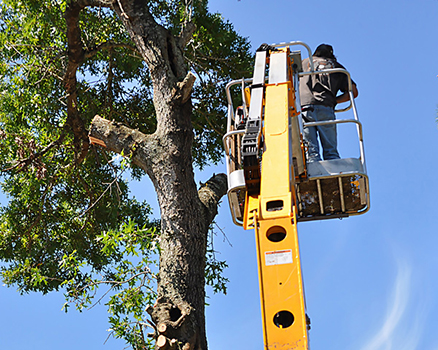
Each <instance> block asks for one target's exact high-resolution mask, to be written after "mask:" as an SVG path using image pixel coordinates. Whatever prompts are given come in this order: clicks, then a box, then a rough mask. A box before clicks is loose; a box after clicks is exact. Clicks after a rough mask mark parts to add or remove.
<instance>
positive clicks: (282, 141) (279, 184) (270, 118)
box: [259, 83, 292, 219]
mask: <svg viewBox="0 0 438 350" xmlns="http://www.w3.org/2000/svg"><path fill="white" fill-rule="evenodd" d="M289 89H290V84H289V83H284V84H278V85H268V86H267V87H266V104H265V116H264V147H265V149H264V151H263V156H262V173H261V181H260V214H259V215H260V219H269V218H278V217H290V216H291V211H292V195H291V171H292V170H291V167H290V165H289Z"/></svg>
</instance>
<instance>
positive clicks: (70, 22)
mask: <svg viewBox="0 0 438 350" xmlns="http://www.w3.org/2000/svg"><path fill="white" fill-rule="evenodd" d="M81 10H82V7H81V6H80V5H79V4H78V3H71V4H69V5H68V7H67V9H66V11H65V14H64V17H65V21H66V24H67V45H68V64H67V69H66V72H65V75H64V78H63V81H64V86H65V90H66V92H67V121H66V123H67V125H68V126H70V128H71V129H72V131H73V134H74V141H73V142H74V147H75V156H76V163H78V164H79V163H81V162H82V161H83V160H84V158H85V156H86V154H87V152H88V146H89V142H88V138H87V131H86V129H85V125H84V122H83V120H82V119H81V117H80V115H79V111H78V105H79V103H78V93H77V90H76V88H77V78H76V72H77V70H78V68H79V66H80V65H81V63H82V62H83V60H84V57H85V51H84V49H83V45H82V39H81V29H80V27H79V14H80V12H81Z"/></svg>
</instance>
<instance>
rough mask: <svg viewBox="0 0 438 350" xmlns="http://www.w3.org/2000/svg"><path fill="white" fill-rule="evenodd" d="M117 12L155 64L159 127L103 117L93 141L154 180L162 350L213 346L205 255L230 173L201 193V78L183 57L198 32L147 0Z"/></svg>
mask: <svg viewBox="0 0 438 350" xmlns="http://www.w3.org/2000/svg"><path fill="white" fill-rule="evenodd" d="M114 4H115V5H114V9H115V11H116V12H117V13H118V15H119V17H120V19H121V21H122V22H123V23H124V25H125V27H126V29H127V31H128V33H129V34H130V35H131V37H132V40H133V41H134V42H135V44H136V46H137V49H138V51H139V52H140V54H141V55H142V57H143V59H144V61H145V62H146V63H147V65H148V68H149V70H150V73H151V79H152V84H153V90H154V98H153V101H154V106H155V111H156V115H157V130H156V132H155V133H154V134H152V135H144V134H142V133H141V132H139V131H137V130H131V129H129V128H126V127H124V126H121V125H119V124H116V123H112V122H109V121H106V120H104V119H102V118H100V117H95V118H94V120H93V122H92V126H91V130H90V138H91V141H92V142H94V143H98V144H101V145H103V146H105V147H107V148H108V149H110V150H112V151H115V152H119V153H120V152H122V150H123V152H124V154H125V155H129V154H130V155H131V156H132V160H133V162H134V163H136V164H137V165H139V166H140V167H142V168H143V169H144V170H145V171H146V173H147V174H148V176H149V177H150V179H151V180H152V182H153V184H154V187H155V190H156V192H157V196H158V203H159V206H160V211H161V228H162V231H161V236H160V248H161V256H160V267H159V278H158V299H157V301H156V304H155V306H154V308H153V310H152V311H151V315H152V320H153V322H154V323H155V324H156V325H157V332H156V338H157V343H156V348H157V349H174V348H175V349H176V347H177V345H178V346H179V347H178V349H183V350H206V349H207V340H206V334H205V310H204V305H205V255H206V244H207V233H208V229H209V226H210V224H211V222H212V220H213V218H214V216H215V215H216V213H217V205H218V202H219V199H220V198H221V197H222V196H223V195H224V194H225V193H226V189H227V184H226V176H225V175H223V174H221V175H217V176H213V177H212V178H211V179H210V180H209V181H208V182H207V184H206V185H205V186H204V187H203V188H201V189H200V190H199V191H198V189H197V188H196V184H195V181H194V172H193V166H192V156H191V152H192V142H193V128H192V124H191V116H192V105H191V100H190V93H191V89H192V86H193V83H194V76H193V75H192V74H191V73H190V72H188V69H187V65H186V63H185V60H184V57H183V49H184V47H183V46H184V45H185V44H186V42H187V41H188V39H187V38H190V36H191V33H192V32H193V30H194V26H193V25H186V26H185V30H184V31H183V32H182V33H181V34H180V36H179V37H174V36H172V35H171V34H170V32H169V31H167V30H166V29H165V28H163V27H162V26H161V25H159V24H157V23H156V22H155V20H154V19H153V17H152V15H151V14H150V12H149V8H148V5H147V2H146V1H141V0H136V1H132V0H131V1H128V0H120V1H117V2H115V3H114Z"/></svg>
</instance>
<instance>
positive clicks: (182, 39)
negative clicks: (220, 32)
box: [178, 22, 196, 49]
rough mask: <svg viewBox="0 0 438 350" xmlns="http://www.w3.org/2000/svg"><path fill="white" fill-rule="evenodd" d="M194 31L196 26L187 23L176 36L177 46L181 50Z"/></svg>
mask: <svg viewBox="0 0 438 350" xmlns="http://www.w3.org/2000/svg"><path fill="white" fill-rule="evenodd" d="M195 30H196V25H195V24H194V23H193V22H187V23H185V24H184V26H183V28H182V29H181V33H179V36H178V45H179V47H180V48H181V49H184V48H185V47H186V45H187V44H188V43H189V42H190V40H191V39H192V36H193V33H194V32H195Z"/></svg>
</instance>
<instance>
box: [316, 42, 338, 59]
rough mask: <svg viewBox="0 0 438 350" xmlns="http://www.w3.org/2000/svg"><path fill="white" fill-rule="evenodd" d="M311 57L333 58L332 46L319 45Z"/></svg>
mask: <svg viewBox="0 0 438 350" xmlns="http://www.w3.org/2000/svg"><path fill="white" fill-rule="evenodd" d="M313 56H318V57H327V58H335V55H334V54H333V46H331V45H328V44H321V45H319V46H318V47H317V48H316V50H315V52H314V53H313Z"/></svg>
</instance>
